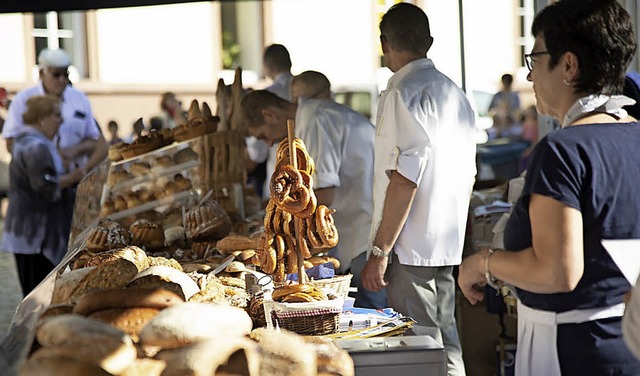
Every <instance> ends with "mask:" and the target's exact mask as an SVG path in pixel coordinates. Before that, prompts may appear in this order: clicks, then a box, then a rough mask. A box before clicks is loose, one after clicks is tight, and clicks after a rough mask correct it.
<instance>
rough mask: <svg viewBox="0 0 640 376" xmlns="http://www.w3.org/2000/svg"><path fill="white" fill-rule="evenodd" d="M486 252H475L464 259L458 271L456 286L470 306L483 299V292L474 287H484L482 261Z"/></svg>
mask: <svg viewBox="0 0 640 376" xmlns="http://www.w3.org/2000/svg"><path fill="white" fill-rule="evenodd" d="M487 253H488V251H481V252H476V253H474V254H473V255H471V256H469V257H467V258H465V259H464V260H463V261H462V264H460V267H459V269H458V285H459V286H460V290H461V291H462V293H463V294H464V296H465V297H466V298H467V300H469V302H470V303H471V304H476V303H478V302H480V301H482V300H483V299H484V292H483V290H478V289H477V288H476V286H480V287H482V286H484V285H485V284H486V283H487V280H486V278H485V275H484V259H485V257H487Z"/></svg>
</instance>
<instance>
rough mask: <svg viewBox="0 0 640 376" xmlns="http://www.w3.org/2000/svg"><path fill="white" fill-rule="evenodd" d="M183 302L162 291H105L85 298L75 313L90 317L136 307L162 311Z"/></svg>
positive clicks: (80, 301) (178, 297)
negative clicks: (95, 314) (94, 314)
mask: <svg viewBox="0 0 640 376" xmlns="http://www.w3.org/2000/svg"><path fill="white" fill-rule="evenodd" d="M182 302H184V300H183V299H182V298H181V297H180V296H179V295H177V294H176V293H174V292H171V291H167V290H162V289H133V290H128V289H127V290H125V289H115V290H105V291H97V292H94V293H90V294H87V295H85V296H83V297H82V298H81V299H80V300H78V302H77V303H76V305H75V306H74V307H73V313H77V314H79V315H85V316H88V315H90V314H92V313H94V312H96V311H100V310H103V309H109V308H134V307H146V308H154V309H158V310H160V309H164V308H167V307H171V306H172V305H175V304H178V303H182Z"/></svg>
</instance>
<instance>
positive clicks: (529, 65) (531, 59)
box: [524, 51, 549, 72]
mask: <svg viewBox="0 0 640 376" xmlns="http://www.w3.org/2000/svg"><path fill="white" fill-rule="evenodd" d="M548 53H549V51H538V52H532V53H530V54H524V62H525V64H526V65H527V69H529V72H531V71H532V70H533V62H534V61H535V59H534V56H538V55H545V54H548Z"/></svg>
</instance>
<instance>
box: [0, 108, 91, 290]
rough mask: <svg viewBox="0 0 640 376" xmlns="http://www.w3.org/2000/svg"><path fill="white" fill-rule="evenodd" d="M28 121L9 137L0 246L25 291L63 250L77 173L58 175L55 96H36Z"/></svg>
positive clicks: (59, 120) (26, 116)
mask: <svg viewBox="0 0 640 376" xmlns="http://www.w3.org/2000/svg"><path fill="white" fill-rule="evenodd" d="M22 118H23V120H24V123H25V124H26V125H28V127H25V128H24V131H23V132H22V133H21V134H19V135H18V136H17V137H16V138H15V139H14V144H13V153H12V159H11V164H10V165H9V178H10V186H9V207H8V210H7V217H6V218H5V223H4V234H3V237H2V244H1V245H0V249H2V250H3V251H6V252H11V253H13V254H14V255H15V260H16V265H17V268H18V277H19V278H20V285H21V286H22V292H23V294H24V295H25V296H26V295H27V294H28V293H29V292H30V291H31V290H33V288H34V287H36V286H37V285H38V283H40V282H41V281H42V280H43V279H44V278H45V277H46V276H47V274H49V272H51V270H53V268H54V267H55V265H56V264H58V263H59V262H60V261H61V260H62V257H63V256H64V254H65V252H66V249H67V241H68V239H69V230H70V228H71V216H72V211H73V196H72V190H71V189H67V188H68V187H70V186H71V185H72V184H74V183H76V182H78V181H79V180H80V179H81V178H82V175H83V173H82V171H81V170H80V169H76V170H74V171H72V172H71V173H69V174H64V175H63V167H62V160H61V159H60V155H59V154H58V150H57V149H56V146H55V145H54V143H53V142H52V141H51V140H52V139H53V137H54V136H55V135H56V134H57V133H58V128H60V124H61V123H62V116H61V114H60V101H59V99H57V98H56V97H53V96H36V97H32V98H30V99H29V100H28V101H27V110H26V112H25V113H24V114H23V116H22Z"/></svg>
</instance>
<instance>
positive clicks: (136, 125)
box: [125, 118, 144, 144]
mask: <svg viewBox="0 0 640 376" xmlns="http://www.w3.org/2000/svg"><path fill="white" fill-rule="evenodd" d="M142 132H144V121H143V120H142V118H138V120H136V121H134V122H133V127H132V128H131V134H130V135H129V137H127V138H126V139H125V142H126V143H128V144H130V143H132V142H133V141H135V140H137V139H138V137H140V136H142Z"/></svg>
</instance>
